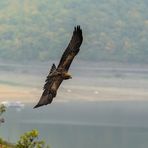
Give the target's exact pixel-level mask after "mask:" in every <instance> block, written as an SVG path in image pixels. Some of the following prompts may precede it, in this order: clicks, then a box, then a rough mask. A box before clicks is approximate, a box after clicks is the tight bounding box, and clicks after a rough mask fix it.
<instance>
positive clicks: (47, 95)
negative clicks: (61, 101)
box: [34, 64, 56, 108]
mask: <svg viewBox="0 0 148 148" xmlns="http://www.w3.org/2000/svg"><path fill="white" fill-rule="evenodd" d="M55 70H56V66H55V64H53V65H52V67H51V69H50V71H49V74H48V76H47V78H46V80H45V82H46V83H45V85H44V87H43V90H44V91H43V93H42V96H41V98H40V100H39V102H38V104H37V105H36V106H35V107H34V108H37V107H40V106H42V105H47V104H50V103H51V102H52V100H53V98H54V97H55V95H56V89H53V88H52V86H53V84H54V83H55V82H56V80H55V78H54V77H52V76H51V74H52V73H53V72H54V71H55Z"/></svg>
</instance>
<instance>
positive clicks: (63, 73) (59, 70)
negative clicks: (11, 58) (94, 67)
mask: <svg viewBox="0 0 148 148" xmlns="http://www.w3.org/2000/svg"><path fill="white" fill-rule="evenodd" d="M82 41H83V36H82V30H81V28H80V26H76V27H75V28H74V31H73V35H72V38H71V40H70V43H69V44H68V46H67V48H66V49H65V51H64V53H63V55H62V57H61V60H60V62H59V65H58V66H57V67H56V66H55V64H53V65H52V67H51V69H50V72H49V74H48V76H47V79H46V81H45V85H44V88H43V93H42V96H41V98H40V100H39V102H38V104H37V105H36V106H35V107H34V108H37V107H40V106H43V105H47V104H50V103H51V102H52V100H53V98H54V97H56V94H57V90H58V88H59V86H60V84H61V83H62V81H63V80H67V79H71V78H72V77H71V75H70V74H69V73H68V70H69V67H70V65H71V63H72V61H73V59H74V57H75V56H76V55H77V54H78V52H79V50H80V46H81V44H82Z"/></svg>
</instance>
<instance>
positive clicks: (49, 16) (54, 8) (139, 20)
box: [0, 0, 148, 63]
mask: <svg viewBox="0 0 148 148" xmlns="http://www.w3.org/2000/svg"><path fill="white" fill-rule="evenodd" d="M147 7H148V2H147V0H142V1H139V0H132V1H129V0H125V1H123V0H91V1H90V0H85V1H83V0H75V1H71V0H63V1H59V0H57V1H54V0H44V1H40V0H32V1H30V0H13V1H12V0H1V1H0V59H1V60H2V61H4V62H5V61H16V62H19V63H20V62H24V61H28V60H29V62H31V61H48V60H49V59H52V60H53V59H54V60H55V59H56V60H57V59H59V58H60V56H61V54H62V52H63V51H64V48H66V46H67V44H68V43H69V40H70V38H71V35H72V31H73V27H74V26H75V25H81V27H82V30H83V35H84V42H83V45H82V47H81V52H80V54H79V59H81V60H86V61H115V62H129V63H134V62H136V63H137V62H139V63H148V58H147V55H148V42H147V39H148V34H147V32H148V15H147Z"/></svg>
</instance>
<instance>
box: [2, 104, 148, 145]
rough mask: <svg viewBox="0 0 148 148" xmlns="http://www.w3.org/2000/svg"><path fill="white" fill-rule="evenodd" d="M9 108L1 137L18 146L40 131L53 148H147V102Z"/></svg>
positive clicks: (41, 135) (5, 115)
mask: <svg viewBox="0 0 148 148" xmlns="http://www.w3.org/2000/svg"><path fill="white" fill-rule="evenodd" d="M32 107H33V105H27V106H25V108H24V109H22V110H21V111H17V110H16V109H15V108H9V109H8V110H7V112H6V113H5V114H4V117H5V120H6V122H5V124H3V125H1V127H0V136H1V137H4V138H5V139H7V140H8V141H10V142H15V141H16V140H17V139H18V138H19V135H21V134H23V133H24V132H26V131H29V130H32V129H38V130H39V133H40V139H43V140H45V141H46V142H47V143H49V144H50V146H51V148H147V147H148V102H139V101H137V102H135V101H133V102H132V101H131V102H115V101H113V102H112V101H111V102H71V103H70V102H69V103H66V102H65V103H62V102H61V103H58V102H53V104H51V105H48V106H46V107H41V108H39V109H32Z"/></svg>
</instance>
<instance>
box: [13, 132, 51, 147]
mask: <svg viewBox="0 0 148 148" xmlns="http://www.w3.org/2000/svg"><path fill="white" fill-rule="evenodd" d="M38 135H39V132H38V131H37V130H32V131H29V132H26V133H24V134H23V135H22V136H21V137H20V140H19V141H18V142H17V144H16V148H49V146H46V145H45V142H44V141H40V140H38Z"/></svg>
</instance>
